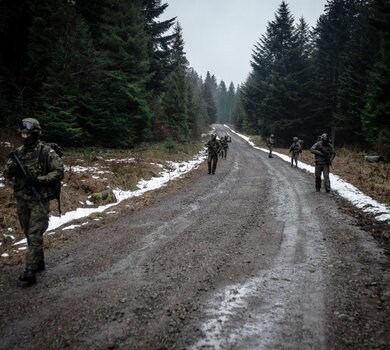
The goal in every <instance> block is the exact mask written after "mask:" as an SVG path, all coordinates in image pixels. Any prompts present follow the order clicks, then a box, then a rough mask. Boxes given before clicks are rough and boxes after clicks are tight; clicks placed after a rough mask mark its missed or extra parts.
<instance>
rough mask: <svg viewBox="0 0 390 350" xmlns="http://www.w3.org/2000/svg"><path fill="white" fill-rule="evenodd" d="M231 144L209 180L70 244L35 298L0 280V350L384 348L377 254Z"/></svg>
mask: <svg viewBox="0 0 390 350" xmlns="http://www.w3.org/2000/svg"><path fill="white" fill-rule="evenodd" d="M217 130H218V133H219V134H220V135H222V134H224V133H225V132H226V131H224V127H223V126H218V128H217ZM231 136H232V143H231V145H230V149H229V153H228V157H227V159H226V160H220V161H219V164H218V168H217V172H216V174H215V175H207V170H206V167H205V165H202V167H200V168H199V169H198V170H196V171H194V172H193V173H192V174H191V175H189V176H188V177H187V178H186V179H183V180H180V181H178V182H175V183H174V184H173V185H172V186H169V187H168V188H165V189H163V190H161V191H158V192H157V193H154V194H153V195H149V198H148V201H149V205H147V206H145V207H143V208H140V209H136V210H129V209H127V210H126V209H123V210H122V215H120V216H119V217H118V219H117V220H115V221H113V222H110V223H107V224H105V225H103V226H102V227H100V228H97V229H96V228H88V226H87V227H86V228H84V229H83V230H82V231H81V230H79V231H78V232H77V233H74V234H73V235H72V236H70V238H69V240H67V241H66V242H64V243H63V245H62V246H61V247H60V248H57V249H49V250H47V252H46V260H47V265H48V268H47V270H46V271H44V272H43V273H41V274H40V275H39V276H38V282H37V284H36V285H34V286H32V287H29V288H22V287H21V286H20V285H19V284H18V283H17V281H16V277H17V275H18V273H19V271H20V266H14V267H3V268H2V269H1V275H0V293H1V299H0V314H1V320H0V349H60V348H68V349H385V348H388V347H389V345H390V338H389V324H390V322H389V321H390V319H389V305H390V304H389V299H390V289H389V273H388V266H389V265H388V257H387V256H386V255H385V253H384V251H383V250H382V248H381V247H380V246H378V244H377V243H376V242H375V241H374V240H373V239H371V238H370V234H369V233H368V232H365V231H363V230H361V229H359V227H358V226H356V224H355V222H354V219H352V218H351V217H349V216H348V215H347V214H345V213H343V211H342V210H341V209H342V208H341V206H342V205H341V204H340V203H341V202H340V201H339V200H338V199H337V196H336V195H335V194H333V193H330V194H326V193H324V192H321V193H316V192H315V191H314V185H313V183H314V181H313V178H312V175H309V174H305V173H303V172H302V171H300V170H299V169H292V168H290V166H289V164H288V163H286V162H283V161H282V160H280V159H278V158H273V159H269V158H268V157H267V155H266V154H265V153H262V152H260V151H258V150H255V149H253V148H252V147H250V146H249V145H248V144H247V143H246V142H245V141H243V140H242V139H240V138H239V137H237V136H235V135H231Z"/></svg>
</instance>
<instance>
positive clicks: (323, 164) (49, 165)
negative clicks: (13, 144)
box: [4, 118, 336, 284]
mask: <svg viewBox="0 0 390 350" xmlns="http://www.w3.org/2000/svg"><path fill="white" fill-rule="evenodd" d="M18 131H19V134H20V137H21V140H22V146H20V147H19V148H17V149H16V150H15V151H13V152H11V153H10V155H9V158H8V161H7V163H6V166H5V169H4V178H5V181H6V183H7V184H8V185H10V186H12V187H13V190H14V196H15V198H16V209H17V214H18V218H19V222H20V225H21V227H22V229H23V231H24V233H25V236H26V238H27V255H26V260H25V269H24V270H23V272H22V273H21V275H20V277H19V280H20V281H22V282H26V283H28V284H33V283H35V282H36V273H38V272H40V271H43V270H45V260H44V254H43V233H44V232H45V231H46V229H47V228H48V223H49V208H50V199H52V198H53V193H52V191H53V190H52V189H53V183H57V182H60V181H61V180H62V179H63V177H64V164H63V161H62V159H61V157H60V156H59V154H58V152H56V151H55V149H54V148H53V147H52V146H50V145H48V144H45V143H43V142H42V141H41V140H40V135H41V131H42V129H41V126H40V124H39V122H38V120H36V119H33V118H25V119H23V120H22V121H21V122H20V123H19V128H18ZM230 142H231V137H230V136H229V135H225V136H222V137H220V138H217V135H216V134H212V135H211V138H210V140H209V141H208V142H207V144H206V147H207V153H208V158H207V164H208V174H212V175H214V174H215V171H216V168H217V163H218V158H219V157H220V158H222V159H226V157H227V151H228V148H229V143H230ZM275 144H276V142H275V138H274V135H271V136H270V137H269V138H268V140H267V145H268V148H269V157H270V158H272V157H273V155H272V151H273V149H274V147H275ZM289 151H290V153H291V166H292V167H293V166H294V164H295V167H298V158H299V154H300V153H301V152H302V142H301V141H300V140H299V139H298V138H297V137H294V138H293V143H292V145H291V146H290V149H289ZM310 151H311V153H313V154H314V155H315V186H316V190H317V191H320V190H321V174H323V176H324V187H325V191H326V192H329V191H330V180H329V167H330V165H331V163H332V161H333V159H334V157H335V155H336V153H335V151H334V148H333V146H332V143H331V142H330V138H329V136H328V135H327V134H322V135H321V136H320V137H319V140H318V142H316V143H315V144H314V145H313V147H311V149H310ZM54 187H55V186H54Z"/></svg>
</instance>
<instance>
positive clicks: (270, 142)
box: [267, 134, 276, 158]
mask: <svg viewBox="0 0 390 350" xmlns="http://www.w3.org/2000/svg"><path fill="white" fill-rule="evenodd" d="M275 144H276V142H275V138H274V135H273V134H271V135H270V137H269V138H268V139H267V147H268V149H269V153H268V158H273V155H272V151H273V150H274V148H275Z"/></svg>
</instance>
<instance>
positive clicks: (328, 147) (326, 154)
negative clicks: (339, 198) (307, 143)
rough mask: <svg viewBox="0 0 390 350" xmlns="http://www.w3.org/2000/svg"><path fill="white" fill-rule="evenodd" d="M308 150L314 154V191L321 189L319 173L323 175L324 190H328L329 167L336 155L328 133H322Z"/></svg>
mask: <svg viewBox="0 0 390 350" xmlns="http://www.w3.org/2000/svg"><path fill="white" fill-rule="evenodd" d="M310 152H311V153H313V154H314V156H315V186H316V191H317V192H320V191H321V174H323V175H324V187H325V191H326V192H330V179H329V167H330V166H331V165H332V161H333V159H334V158H335V156H336V152H335V150H334V148H333V146H332V144H331V143H330V139H329V135H328V134H322V135H321V136H320V140H319V141H317V142H316V143H315V144H314V145H313V146H312V148H311V149H310Z"/></svg>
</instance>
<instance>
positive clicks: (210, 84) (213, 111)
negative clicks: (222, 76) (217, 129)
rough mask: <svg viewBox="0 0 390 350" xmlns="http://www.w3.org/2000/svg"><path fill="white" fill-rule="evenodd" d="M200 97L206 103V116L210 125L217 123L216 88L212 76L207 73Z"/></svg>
mask: <svg viewBox="0 0 390 350" xmlns="http://www.w3.org/2000/svg"><path fill="white" fill-rule="evenodd" d="M202 97H203V99H204V101H205V103H206V108H207V116H208V121H209V123H210V124H212V123H215V122H216V121H217V86H216V79H215V76H214V75H211V74H210V72H207V74H206V79H205V81H204V84H203V89H202Z"/></svg>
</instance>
